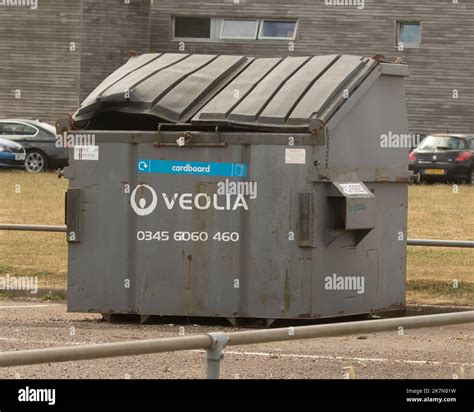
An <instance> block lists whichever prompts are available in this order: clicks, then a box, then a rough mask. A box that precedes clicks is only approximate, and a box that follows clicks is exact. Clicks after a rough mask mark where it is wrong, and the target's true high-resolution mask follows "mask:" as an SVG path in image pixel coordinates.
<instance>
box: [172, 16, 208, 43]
mask: <svg viewBox="0 0 474 412" xmlns="http://www.w3.org/2000/svg"><path fill="white" fill-rule="evenodd" d="M173 37H174V38H177V39H209V38H210V37H211V19H210V18H209V17H179V16H176V17H175V18H174V33H173Z"/></svg>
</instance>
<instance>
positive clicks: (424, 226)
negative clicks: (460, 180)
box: [407, 184, 474, 306]
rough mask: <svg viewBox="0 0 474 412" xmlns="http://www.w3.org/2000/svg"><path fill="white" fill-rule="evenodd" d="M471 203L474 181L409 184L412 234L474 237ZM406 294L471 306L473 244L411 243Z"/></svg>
mask: <svg viewBox="0 0 474 412" xmlns="http://www.w3.org/2000/svg"><path fill="white" fill-rule="evenodd" d="M473 205H474V186H469V185H459V186H452V185H444V184H438V185H420V186H411V187H410V191H409V203H408V237H409V238H411V239H415V238H419V239H454V240H455V239H460V240H474V208H473ZM455 280H456V281H457V286H458V287H457V288H456V287H453V286H456V283H455V282H454V281H455ZM407 297H408V301H409V302H410V303H425V304H452V305H468V306H472V305H473V304H474V249H458V248H426V247H410V248H408V296H407Z"/></svg>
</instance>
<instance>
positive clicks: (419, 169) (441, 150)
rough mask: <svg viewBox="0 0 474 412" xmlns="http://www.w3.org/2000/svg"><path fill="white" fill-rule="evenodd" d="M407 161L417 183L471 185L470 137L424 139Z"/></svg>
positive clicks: (473, 154)
mask: <svg viewBox="0 0 474 412" xmlns="http://www.w3.org/2000/svg"><path fill="white" fill-rule="evenodd" d="M408 158H409V161H410V166H409V168H410V170H413V171H414V172H415V173H416V174H418V176H419V178H420V180H426V181H455V182H460V181H466V182H468V183H471V184H474V135H465V134H437V135H430V136H427V137H426V138H425V139H423V141H422V142H421V143H420V144H419V145H418V147H417V148H416V149H415V150H413V151H412V152H411V153H410V154H409V157H408Z"/></svg>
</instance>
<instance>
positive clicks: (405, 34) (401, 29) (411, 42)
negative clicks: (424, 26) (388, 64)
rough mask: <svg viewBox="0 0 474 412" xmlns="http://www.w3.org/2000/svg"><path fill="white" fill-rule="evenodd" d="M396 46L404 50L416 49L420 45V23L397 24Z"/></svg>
mask: <svg viewBox="0 0 474 412" xmlns="http://www.w3.org/2000/svg"><path fill="white" fill-rule="evenodd" d="M397 32H398V39H397V44H398V45H401V44H403V47H404V48H418V47H420V45H421V23H420V22H398V30H397Z"/></svg>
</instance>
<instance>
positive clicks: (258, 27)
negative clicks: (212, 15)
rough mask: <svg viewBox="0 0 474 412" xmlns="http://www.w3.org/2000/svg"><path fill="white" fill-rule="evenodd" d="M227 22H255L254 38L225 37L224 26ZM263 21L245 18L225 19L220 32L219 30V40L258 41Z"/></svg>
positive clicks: (222, 20)
mask: <svg viewBox="0 0 474 412" xmlns="http://www.w3.org/2000/svg"><path fill="white" fill-rule="evenodd" d="M226 20H227V21H247V22H255V23H256V24H255V33H254V36H253V37H232V36H224V35H223V32H224V25H225V22H226ZM261 21H262V20H261V19H245V18H232V17H223V18H222V19H221V22H220V25H221V27H220V30H219V39H221V40H257V38H258V33H259V30H260V24H261Z"/></svg>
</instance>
